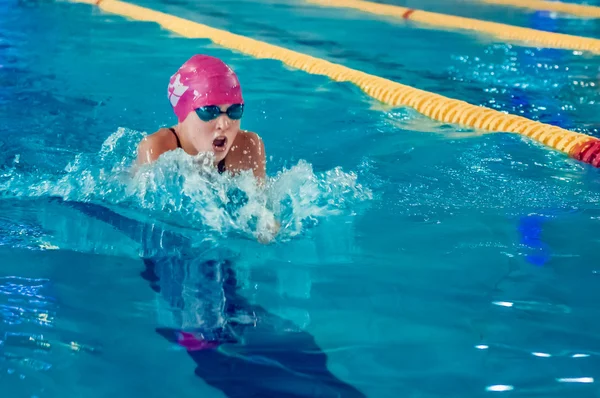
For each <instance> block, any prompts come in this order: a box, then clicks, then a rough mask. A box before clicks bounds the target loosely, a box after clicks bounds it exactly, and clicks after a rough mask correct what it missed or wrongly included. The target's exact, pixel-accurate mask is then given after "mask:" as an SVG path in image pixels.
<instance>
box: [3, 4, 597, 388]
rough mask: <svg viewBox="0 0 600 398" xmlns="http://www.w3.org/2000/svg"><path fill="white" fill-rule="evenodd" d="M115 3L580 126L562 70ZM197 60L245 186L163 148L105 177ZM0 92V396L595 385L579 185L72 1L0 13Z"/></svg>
mask: <svg viewBox="0 0 600 398" xmlns="http://www.w3.org/2000/svg"><path fill="white" fill-rule="evenodd" d="M137 4H142V5H145V6H148V7H152V8H154V9H158V10H162V11H167V12H169V13H172V14H175V15H180V16H185V17H186V18H189V19H193V20H196V21H198V22H202V23H206V24H209V25H211V26H215V27H219V28H223V29H228V30H231V31H234V32H236V33H240V34H244V35H248V36H251V37H254V38H257V39H260V40H265V41H268V42H270V43H273V44H278V45H282V46H285V47H288V48H291V49H294V50H297V51H302V52H305V53H309V54H311V55H316V56H319V57H323V58H326V59H328V60H331V61H334V62H338V63H342V64H344V65H347V66H351V67H354V68H357V69H361V70H365V71H367V72H369V73H373V74H378V75H381V76H385V77H388V78H392V79H395V80H398V81H400V82H402V83H406V84H409V85H412V86H416V87H419V88H424V89H428V90H431V91H434V92H438V93H441V94H444V95H448V96H451V97H454V98H459V99H462V100H466V101H469V102H471V103H476V104H483V105H487V106H492V107H495V108H497V109H500V110H504V111H508V112H513V113H519V114H523V115H525V116H528V117H531V118H535V119H537V120H541V121H544V122H548V123H555V124H559V125H561V126H563V127H566V128H572V129H574V130H578V131H582V132H586V133H588V134H592V135H596V136H600V133H599V132H598V127H599V126H600V119H599V118H598V117H599V116H598V112H597V101H598V96H599V91H598V83H599V82H598V73H599V67H598V65H599V64H598V61H597V58H596V57H594V56H591V55H588V54H574V53H573V52H569V51H557V50H548V49H536V48H525V47H519V46H517V45H514V44H513V45H509V44H503V43H498V42H495V41H494V40H493V39H492V38H489V37H485V36H483V35H466V34H462V33H457V32H445V31H436V30H433V29H422V28H421V27H419V26H415V25H414V24H412V23H405V22H401V23H398V22H392V21H385V20H381V19H378V18H373V17H371V16H366V15H363V14H360V13H358V12H355V11H344V10H337V9H323V8H319V7H315V6H310V5H306V4H304V3H302V2H299V1H298V2H283V1H282V2H279V1H266V0H265V1H260V2H259V1H249V0H244V1H235V2H234V1H222V2H202V3H200V4H197V3H196V2H188V1H183V0H179V1H174V0H170V1H169V2H167V1H156V0H144V1H142V0H139V1H138V2H137ZM397 4H400V2H398V3H397ZM445 4H446V5H444V7H446V9H445V10H444V12H447V13H450V12H451V11H452V10H458V9H459V8H460V12H461V13H465V14H469V13H470V14H471V15H478V14H477V13H478V12H483V11H477V10H482V8H480V7H479V6H476V5H469V6H465V5H464V4H465V3H464V2H462V1H458V0H457V1H456V2H454V1H452V2H447V3H445ZM450 4H454V7H452V6H451V5H450ZM426 6H428V7H432V8H434V7H440V5H439V3H438V4H437V5H436V4H435V3H434V2H433V1H432V2H431V4H427V5H424V6H423V7H422V8H425V7H426ZM459 6H460V7H459ZM469 10H471V11H472V12H471V11H469ZM505 12H506V13H507V14H505V15H514V21H512V22H513V23H514V24H521V23H525V22H523V21H527V20H528V16H530V13H527V12H525V11H515V10H514V9H512V10H511V11H510V14H509V11H506V9H505ZM456 13H457V14H458V13H459V12H456ZM511 18H512V17H511ZM541 18H547V19H545V20H544V21H546V22H544V23H547V24H553V23H555V22H556V24H555V26H556V29H558V30H559V31H560V30H561V29H571V28H573V29H575V28H574V26H577V29H579V30H580V32H579V34H587V35H588V36H593V35H594V34H597V32H594V30H593V27H594V25H591V27H590V25H586V24H583V23H582V24H577V23H575V22H569V23H568V24H567V23H564V24H563V23H561V22H560V21H561V19H558V20H553V19H548V18H549V17H541ZM490 19H491V18H490ZM557 21H558V22H557ZM508 22H511V20H509V21H508ZM536 23H537V22H536ZM586 23H587V24H589V22H586ZM569 26H570V28H569ZM596 26H597V25H596ZM588 27H590V29H589V30H587V29H588ZM359 29H367V30H365V31H362V32H361V33H360V34H356V32H358V30H359ZM570 33H573V32H570ZM198 52H202V53H208V54H211V55H215V56H219V57H221V58H222V59H224V60H225V61H226V62H227V63H229V64H230V65H231V66H232V67H233V68H234V69H235V70H236V71H237V72H238V75H239V77H240V79H241V81H242V84H243V87H244V94H245V98H246V102H247V104H248V106H247V110H246V113H245V115H244V120H243V127H244V128H246V129H249V130H253V131H256V132H258V133H259V134H260V135H261V136H262V137H263V139H264V141H265V145H266V149H267V156H268V161H269V162H268V174H269V177H270V181H269V186H268V188H267V189H266V191H265V192H260V191H257V190H256V188H255V187H254V186H253V184H252V181H251V180H250V179H248V178H245V177H243V176H242V177H240V178H236V179H230V178H228V177H225V176H219V175H215V174H214V173H212V172H211V171H209V170H201V173H198V170H197V169H196V168H194V166H193V165H192V163H191V160H190V159H189V158H186V157H183V156H181V155H179V154H177V153H173V154H169V156H165V157H164V159H162V160H161V161H160V162H158V164H156V165H154V166H152V167H149V168H147V169H145V170H143V171H142V172H141V174H138V175H136V176H135V178H132V177H131V175H130V174H129V172H128V170H129V165H130V163H131V161H132V159H133V156H134V151H135V146H136V144H137V142H138V141H139V139H140V138H141V137H142V136H143V135H145V134H147V133H151V132H153V131H155V130H156V129H157V128H158V127H160V126H165V125H170V124H171V123H173V121H174V117H173V115H172V112H171V110H170V108H169V104H168V101H167V99H166V85H167V83H168V77H169V76H170V75H171V74H172V73H173V71H174V70H176V69H177V67H178V66H179V65H180V64H181V63H182V62H183V61H184V60H186V59H187V58H189V56H190V55H191V54H193V53H198ZM0 81H1V83H2V90H0V120H1V121H2V124H3V127H4V128H3V130H2V131H3V133H2V134H1V135H0V148H1V149H2V150H1V151H0V164H1V172H0V173H1V174H0V188H1V190H0V192H1V195H0V258H1V259H2V262H1V265H0V293H2V294H0V393H1V394H0V395H1V396H2V397H4V396H7V397H64V396H77V397H85V398H90V397H106V396H109V395H110V396H113V397H129V396H145V397H165V396H180V397H188V396H189V397H198V396H206V397H224V396H231V397H233V396H258V397H271V396H273V397H287V396H294V397H296V396H302V397H312V396H315V397H336V396H341V397H362V396H367V397H398V396H411V397H412V396H414V397H461V398H464V397H479V396H486V395H491V396H493V395H497V394H500V395H503V394H507V395H511V396H523V397H534V396H540V397H572V396H581V397H593V396H596V395H597V391H598V390H597V382H598V377H600V375H599V373H600V371H599V369H600V368H599V366H600V360H599V355H600V339H599V338H598V336H597V335H598V334H597V333H596V331H597V329H598V327H599V326H600V324H599V323H598V313H599V306H598V298H599V294H598V284H599V283H600V282H599V279H598V278H599V275H598V272H599V270H598V267H597V265H596V264H597V262H596V253H597V247H598V244H599V243H598V238H597V237H596V234H595V231H596V230H597V226H598V222H599V219H600V209H599V208H598V201H599V198H600V185H599V184H600V178H599V177H598V173H597V170H595V169H592V168H590V167H588V166H586V165H583V164H581V163H578V162H576V161H573V160H570V159H567V158H566V157H564V156H563V155H562V154H559V153H556V152H552V151H549V150H547V149H546V148H543V147H541V146H540V145H538V144H536V143H532V142H530V141H528V140H526V139H523V138H521V137H519V136H515V135H508V134H482V133H481V132H477V131H472V130H469V129H464V128H458V127H456V126H450V125H443V124H440V123H436V122H433V121H431V120H429V119H427V118H425V117H423V116H420V115H419V114H418V113H416V112H414V111H413V110H410V109H404V108H399V109H390V108H387V107H384V106H382V105H381V104H378V103H376V102H375V101H373V100H372V99H370V98H369V97H367V96H365V95H364V94H363V93H362V92H361V91H360V90H359V89H357V88H356V87H354V86H352V85H350V84H340V83H334V82H332V81H330V80H328V79H327V78H325V77H322V76H313V75H308V74H305V73H304V72H300V71H295V70H292V69H290V68H287V67H284V66H283V65H282V64H281V63H279V62H277V61H273V60H258V59H254V58H251V57H247V56H244V55H241V54H238V53H235V52H231V51H228V50H226V49H222V48H219V47H217V46H214V45H213V44H211V43H210V42H208V41H205V40H190V39H184V38H180V37H177V36H176V35H174V34H172V33H170V32H167V31H164V30H161V29H160V28H159V27H158V26H157V25H154V24H149V23H141V22H133V21H127V20H125V19H123V18H121V17H118V16H114V15H109V14H104V13H102V12H100V11H99V10H97V9H95V8H92V7H90V6H87V5H82V4H69V3H64V2H46V1H34V0H27V1H26V0H20V1H18V0H0ZM272 214H274V215H275V217H276V218H278V219H279V220H281V221H282V225H283V230H282V232H281V235H280V236H278V237H276V239H275V241H274V243H272V244H270V245H262V244H260V243H258V242H256V239H255V235H256V234H257V233H260V232H261V231H262V230H263V229H264V228H262V227H261V225H262V222H264V221H265V220H268V219H269V217H271V216H272ZM181 329H183V330H190V329H199V330H201V331H202V332H203V333H204V334H205V336H206V338H207V339H209V340H211V339H218V340H220V341H222V342H225V344H223V345H222V346H220V347H219V348H218V349H209V350H199V351H189V352H188V351H186V350H185V349H184V348H183V347H182V346H181V345H180V344H177V343H176V342H174V340H175V339H177V337H178V336H179V337H180V338H181V337H182V336H183V337H185V336H184V335H181V334H178V333H177V330H181ZM184 343H185V344H188V345H189V344H193V343H190V341H189V340H186V341H185V342H184ZM501 390H507V391H504V392H502V391H501Z"/></svg>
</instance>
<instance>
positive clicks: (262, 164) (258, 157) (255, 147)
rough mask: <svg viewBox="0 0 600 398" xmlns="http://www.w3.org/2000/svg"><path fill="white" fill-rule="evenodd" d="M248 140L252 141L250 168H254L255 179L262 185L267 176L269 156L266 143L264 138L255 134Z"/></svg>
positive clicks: (249, 159) (250, 135)
mask: <svg viewBox="0 0 600 398" xmlns="http://www.w3.org/2000/svg"><path fill="white" fill-rule="evenodd" d="M248 139H249V141H250V144H249V145H248V147H249V149H250V151H249V152H250V154H251V156H250V157H249V158H248V161H249V163H250V167H251V168H252V172H253V173H254V177H256V178H257V179H258V181H259V183H260V184H261V185H262V184H263V183H264V182H265V178H266V175H267V172H266V168H267V167H266V165H267V154H266V152H265V143H264V141H263V140H262V138H260V137H259V136H258V135H257V134H255V133H250V134H249V138H248Z"/></svg>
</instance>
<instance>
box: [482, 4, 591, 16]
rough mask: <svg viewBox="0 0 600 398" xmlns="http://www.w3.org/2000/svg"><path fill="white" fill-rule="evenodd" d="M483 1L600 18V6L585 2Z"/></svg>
mask: <svg viewBox="0 0 600 398" xmlns="http://www.w3.org/2000/svg"><path fill="white" fill-rule="evenodd" d="M480 1H481V2H483V3H489V4H498V5H503V6H513V7H518V8H527V9H530V10H536V11H554V12H560V13H563V14H571V15H576V16H579V17H584V18H600V7H598V6H591V5H585V4H574V3H563V2H561V1H546V0H480Z"/></svg>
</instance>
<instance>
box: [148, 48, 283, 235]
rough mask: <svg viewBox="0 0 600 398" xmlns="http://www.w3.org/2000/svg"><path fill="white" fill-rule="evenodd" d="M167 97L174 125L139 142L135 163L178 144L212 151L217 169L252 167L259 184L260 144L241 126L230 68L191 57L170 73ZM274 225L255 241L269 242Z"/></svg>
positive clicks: (240, 108)
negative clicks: (174, 71) (174, 119)
mask: <svg viewBox="0 0 600 398" xmlns="http://www.w3.org/2000/svg"><path fill="white" fill-rule="evenodd" d="M168 96H169V101H170V102H171V106H172V107H173V111H174V112H175V115H176V116H177V121H178V123H177V125H175V126H173V127H170V128H162V129H160V130H158V131H157V132H155V133H153V134H151V135H149V136H147V137H145V138H144V139H143V140H142V141H141V142H140V143H139V145H138V150H137V164H138V165H141V164H145V163H151V162H153V161H155V160H156V159H158V158H159V157H160V155H162V154H163V153H165V152H168V151H171V150H175V149H177V148H181V149H182V150H183V151H185V152H186V153H187V154H188V155H191V156H195V155H197V154H199V153H206V152H212V153H213V154H214V165H215V167H216V168H217V170H218V171H219V173H224V172H225V171H227V172H229V173H231V174H236V173H239V172H241V171H245V170H252V173H253V175H254V176H255V177H256V178H257V179H258V181H259V182H260V183H262V182H264V180H265V175H266V171H265V168H266V155H265V146H264V143H263V141H262V139H261V138H260V137H259V136H258V135H257V134H255V133H252V132H249V131H245V130H241V129H240V120H241V118H242V115H243V113H244V99H243V97H242V89H241V87H240V82H239V80H238V78H237V76H236V74H235V72H234V71H233V70H232V69H231V68H230V67H229V66H227V65H226V64H225V63H224V62H223V61H221V60H220V59H218V58H214V57H210V56H207V55H201V54H197V55H194V56H193V57H192V58H190V59H189V60H187V61H186V62H185V63H184V64H183V65H182V66H181V67H180V68H179V70H177V72H176V73H175V74H174V75H173V76H171V80H170V82H169V87H168ZM279 228H280V224H279V222H277V221H276V220H275V219H273V220H272V221H271V222H269V223H268V225H267V228H266V229H267V230H268V231H269V233H266V234H265V233H264V232H260V233H258V235H257V238H258V240H259V241H260V242H261V243H268V242H270V241H271V239H272V238H273V237H274V235H276V234H277V233H278V231H279Z"/></svg>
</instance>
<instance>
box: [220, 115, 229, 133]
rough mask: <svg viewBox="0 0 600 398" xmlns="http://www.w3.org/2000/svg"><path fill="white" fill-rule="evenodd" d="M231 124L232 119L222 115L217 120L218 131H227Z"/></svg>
mask: <svg viewBox="0 0 600 398" xmlns="http://www.w3.org/2000/svg"><path fill="white" fill-rule="evenodd" d="M230 123H231V119H229V117H228V116H227V115H220V116H219V117H218V118H217V130H227V127H229V124H230Z"/></svg>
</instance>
